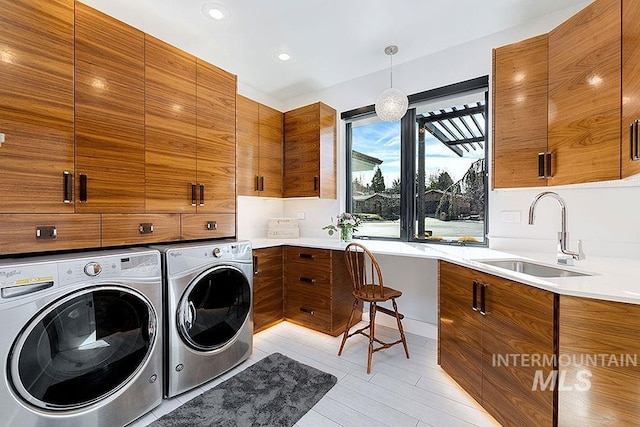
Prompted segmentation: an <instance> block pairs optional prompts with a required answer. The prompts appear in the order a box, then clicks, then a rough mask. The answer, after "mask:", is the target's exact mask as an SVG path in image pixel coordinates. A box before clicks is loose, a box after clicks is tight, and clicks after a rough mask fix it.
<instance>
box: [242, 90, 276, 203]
mask: <svg viewBox="0 0 640 427" xmlns="http://www.w3.org/2000/svg"><path fill="white" fill-rule="evenodd" d="M237 111H238V117H237V121H238V144H237V149H238V159H237V165H238V194H239V195H242V196H266V197H282V159H283V152H282V138H283V130H282V129H283V114H282V113H281V112H280V111H278V110H275V109H273V108H270V107H267V106H266V105H263V104H260V103H258V102H256V101H253V100H251V99H249V98H245V97H243V96H240V95H239V96H238V105H237Z"/></svg>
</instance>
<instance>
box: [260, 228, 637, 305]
mask: <svg viewBox="0 0 640 427" xmlns="http://www.w3.org/2000/svg"><path fill="white" fill-rule="evenodd" d="M250 240H251V243H252V245H253V248H254V249H259V248H267V247H273V246H285V245H291V246H303V247H309V248H321V249H334V250H343V249H344V248H345V247H346V245H347V244H346V243H341V242H340V241H339V240H338V239H336V238H326V239H322V238H316V239H312V238H300V239H250ZM355 241H356V242H358V243H361V244H363V245H364V246H366V247H367V248H368V249H369V250H370V251H371V252H373V253H374V254H381V255H395V256H403V257H415V258H426V259H438V260H444V261H450V262H453V263H456V264H459V265H463V266H466V267H471V268H473V269H475V270H478V271H482V272H485V273H489V274H493V275H495V276H500V277H504V278H506V279H511V280H514V281H517V282H520V283H525V284H527V285H531V286H535V287H536V288H540V289H545V290H548V291H551V292H555V293H557V294H561V295H574V296H580V297H588V298H596V299H602V300H609V301H620V302H628V303H633V304H640V281H639V280H637V279H636V278H635V277H634V276H635V275H634V274H633V273H634V271H635V270H636V269H637V268H638V267H640V260H638V259H632V258H609V257H590V256H589V255H588V254H587V258H586V259H584V260H581V261H576V262H575V264H576V265H575V266H573V267H568V266H558V265H557V264H556V262H555V256H556V254H555V253H549V254H547V253H537V252H520V251H518V252H516V251H514V252H502V251H497V250H493V249H489V248H479V247H469V246H449V245H433V244H428V243H427V244H425V243H409V242H400V241H384V240H355ZM505 258H525V259H529V260H534V261H536V262H539V263H543V264H547V265H550V266H554V267H560V268H563V269H567V270H574V271H579V272H584V273H589V274H591V275H590V276H574V277H536V276H531V275H528V274H523V273H518V272H515V271H510V270H506V269H503V268H498V267H494V266H491V265H487V264H483V263H480V262H478V260H487V259H505Z"/></svg>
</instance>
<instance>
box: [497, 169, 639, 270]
mask: <svg viewBox="0 0 640 427" xmlns="http://www.w3.org/2000/svg"><path fill="white" fill-rule="evenodd" d="M541 191H553V192H555V193H557V194H558V195H560V197H562V198H563V199H564V201H565V202H566V209H567V230H568V232H569V239H570V243H569V247H570V249H575V248H576V247H577V246H576V240H577V239H581V240H582V242H583V247H584V252H585V254H586V255H587V256H589V255H590V254H591V255H594V256H613V257H625V258H640V220H639V214H640V183H639V182H638V181H617V182H607V183H593V184H584V185H580V186H573V187H570V186H563V187H542V188H536V189H517V190H498V191H492V192H490V194H489V245H490V246H491V248H493V249H498V250H509V249H512V250H530V251H536V252H547V251H555V247H556V243H557V233H558V231H560V205H559V204H558V202H557V201H556V200H552V199H543V200H541V201H540V202H539V203H538V205H537V206H536V211H535V217H536V218H535V224H534V225H528V217H529V205H530V204H531V201H532V199H533V197H534V196H535V195H536V194H538V193H540V192H541ZM505 211H506V212H519V213H520V222H514V223H512V222H504V218H503V217H501V213H502V212H505Z"/></svg>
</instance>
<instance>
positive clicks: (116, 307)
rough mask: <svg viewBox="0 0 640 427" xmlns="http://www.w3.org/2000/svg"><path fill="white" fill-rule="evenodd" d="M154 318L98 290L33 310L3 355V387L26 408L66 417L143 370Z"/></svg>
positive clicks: (130, 296)
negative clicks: (6, 385) (6, 367)
mask: <svg viewBox="0 0 640 427" xmlns="http://www.w3.org/2000/svg"><path fill="white" fill-rule="evenodd" d="M156 326H157V316H156V313H155V310H154V309H153V307H152V306H151V304H150V303H149V301H148V300H147V299H146V298H145V297H144V296H142V295H141V294H139V293H138V292H135V291H133V290H131V289H128V288H124V287H120V286H100V287H92V288H87V289H84V290H82V291H79V292H75V293H72V294H70V295H68V296H66V297H64V298H62V299H60V300H57V301H55V302H54V303H52V304H50V305H48V306H47V307H45V308H44V309H43V310H41V311H40V312H39V313H38V314H37V315H36V316H35V317H34V318H33V319H32V320H31V321H30V322H29V323H28V324H27V326H26V327H25V328H24V329H23V331H22V332H21V334H20V335H19V336H18V338H17V339H16V341H15V342H14V344H13V347H12V350H11V353H10V356H9V372H10V379H9V380H10V382H11V384H12V386H13V388H14V390H15V391H16V392H17V393H18V395H19V396H20V397H22V398H23V399H24V400H25V401H26V402H27V403H29V404H31V405H33V406H36V407H38V408H42V409H46V410H49V411H68V410H72V409H76V408H81V407H84V406H87V405H90V404H92V403H95V402H97V401H100V400H102V399H104V398H106V397H108V396H110V395H112V394H113V393H115V392H117V391H118V390H120V389H121V388H122V387H123V386H125V385H126V384H127V383H128V382H129V381H130V380H131V379H132V378H133V377H134V376H135V374H136V373H137V372H138V371H139V370H140V369H141V368H142V367H143V366H144V365H145V362H146V361H147V359H148V358H149V355H150V353H151V350H152V349H153V346H154V343H155V339H156Z"/></svg>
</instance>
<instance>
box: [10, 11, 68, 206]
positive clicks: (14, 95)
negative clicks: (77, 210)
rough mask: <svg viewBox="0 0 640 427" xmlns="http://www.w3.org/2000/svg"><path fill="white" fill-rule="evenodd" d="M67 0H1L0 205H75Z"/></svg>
mask: <svg viewBox="0 0 640 427" xmlns="http://www.w3.org/2000/svg"><path fill="white" fill-rule="evenodd" d="M73 4H74V2H73V1H71V0H52V1H49V2H47V3H46V7H45V5H44V4H43V3H42V2H41V1H36V0H20V1H3V2H0V40H2V48H1V53H0V134H4V138H5V142H4V143H2V144H0V163H2V172H3V173H2V178H1V179H0V200H2V207H0V211H1V212H7V213H12V212H13V213H17V212H25V213H28V212H34V213H35V212H38V213H42V212H50V213H54V212H59V213H64V212H73V204H72V203H69V202H67V203H65V199H67V200H68V201H70V200H71V197H72V194H71V189H69V191H67V192H65V175H64V172H65V171H67V172H68V177H69V179H70V178H71V177H72V176H73V171H74V170H73V167H74V165H73ZM66 185H71V182H70V181H69V180H67V181H66ZM65 193H68V194H67V195H66V196H65Z"/></svg>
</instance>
